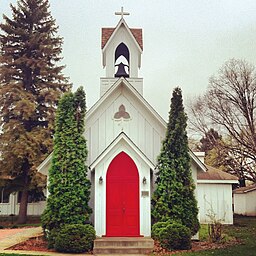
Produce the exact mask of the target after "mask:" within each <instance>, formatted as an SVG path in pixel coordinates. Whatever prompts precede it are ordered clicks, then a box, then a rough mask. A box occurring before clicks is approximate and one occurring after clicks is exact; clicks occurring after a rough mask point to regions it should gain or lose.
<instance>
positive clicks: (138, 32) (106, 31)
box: [101, 28, 143, 50]
mask: <svg viewBox="0 0 256 256" xmlns="http://www.w3.org/2000/svg"><path fill="white" fill-rule="evenodd" d="M115 29H116V28H102V29H101V49H103V48H104V46H105V45H106V44H107V42H108V40H109V38H110V37H111V35H112V34H113V32H114V31H115ZM130 31H131V32H132V35H133V36H134V38H135V40H136V41H137V43H138V44H139V46H140V48H141V49H142V50H143V40H142V29H141V28H131V29H130Z"/></svg>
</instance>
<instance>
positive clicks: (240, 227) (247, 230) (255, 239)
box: [172, 216, 256, 256]
mask: <svg viewBox="0 0 256 256" xmlns="http://www.w3.org/2000/svg"><path fill="white" fill-rule="evenodd" d="M224 233H226V234H227V235H229V236H232V237H236V238H238V239H240V240H241V242H242V243H241V244H238V245H234V246H230V247H227V248H224V249H215V250H208V251H200V252H190V253H182V254H181V253H177V254H173V255H172V256H174V255H182V256H209V255H216V256H217V255H218V256H256V217H241V216H236V217H235V218H234V225H230V226H225V227H224Z"/></svg>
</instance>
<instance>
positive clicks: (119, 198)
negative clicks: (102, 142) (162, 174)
mask: <svg viewBox="0 0 256 256" xmlns="http://www.w3.org/2000/svg"><path fill="white" fill-rule="evenodd" d="M106 179H107V184H106V186H107V188H106V197H107V198H106V204H107V205H106V236H139V235H140V231H139V230H140V225H139V173H138V169H137V166H136V165H135V163H134V161H133V160H132V159H131V157H130V156H128V155H127V154H126V153H124V152H121V153H119V154H118V155H117V156H116V157H115V158H114V159H113V160H112V162H111V163H110V165H109V167H108V171H107V178H106Z"/></svg>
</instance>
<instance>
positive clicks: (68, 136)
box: [42, 88, 91, 244]
mask: <svg viewBox="0 0 256 256" xmlns="http://www.w3.org/2000/svg"><path fill="white" fill-rule="evenodd" d="M85 111H86V107H85V93H84V91H83V89H82V88H79V89H78V90H77V92H76V93H74V94H73V93H68V94H66V95H64V97H63V98H62V99H61V100H60V102H59V106H58V109H57V118H56V126H55V136H54V151H53V156H52V165H51V168H50V170H49V186H48V189H49V193H50V195H49V197H48V200H47V207H46V210H45V211H44V213H43V215H42V225H43V228H44V230H46V231H47V232H48V235H50V237H51V239H53V244H54V236H55V234H56V231H58V230H59V229H60V227H61V226H62V225H64V224H85V223H86V222H88V220H89V216H90V213H91V209H90V207H89V206H88V202H89V198H90V186H91V184H90V181H89V180H88V178H87V166H86V164H85V162H86V158H87V146H86V140H85V138H84V136H83V132H84V119H85ZM52 236H53V237H52Z"/></svg>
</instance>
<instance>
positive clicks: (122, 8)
mask: <svg viewBox="0 0 256 256" xmlns="http://www.w3.org/2000/svg"><path fill="white" fill-rule="evenodd" d="M115 15H121V19H123V16H124V15H130V13H129V12H124V7H121V12H115Z"/></svg>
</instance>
